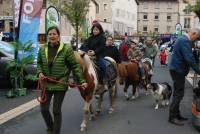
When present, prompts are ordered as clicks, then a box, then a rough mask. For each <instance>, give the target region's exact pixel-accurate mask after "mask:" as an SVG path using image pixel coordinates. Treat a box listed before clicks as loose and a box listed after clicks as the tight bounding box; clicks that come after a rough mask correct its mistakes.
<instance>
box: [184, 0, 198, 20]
mask: <svg viewBox="0 0 200 134" xmlns="http://www.w3.org/2000/svg"><path fill="white" fill-rule="evenodd" d="M183 11H184V12H192V11H193V12H194V13H196V15H197V16H198V17H199V18H200V0H197V1H196V4H195V5H191V4H188V5H187V6H186V7H185V9H184V10H183Z"/></svg>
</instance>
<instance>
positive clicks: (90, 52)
mask: <svg viewBox="0 0 200 134" xmlns="http://www.w3.org/2000/svg"><path fill="white" fill-rule="evenodd" d="M87 54H88V55H89V56H94V55H95V52H94V51H93V50H89V51H88V53H87Z"/></svg>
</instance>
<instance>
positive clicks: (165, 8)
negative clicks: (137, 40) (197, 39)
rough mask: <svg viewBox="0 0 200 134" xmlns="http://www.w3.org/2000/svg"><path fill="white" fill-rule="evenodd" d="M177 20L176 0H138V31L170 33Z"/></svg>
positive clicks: (144, 33)
mask: <svg viewBox="0 0 200 134" xmlns="http://www.w3.org/2000/svg"><path fill="white" fill-rule="evenodd" d="M177 22H179V1H178V0H139V8H138V32H139V33H140V34H142V35H148V34H149V33H155V34H170V33H173V32H175V25H176V24H177Z"/></svg>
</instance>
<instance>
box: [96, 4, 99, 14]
mask: <svg viewBox="0 0 200 134" xmlns="http://www.w3.org/2000/svg"><path fill="white" fill-rule="evenodd" d="M96 13H97V14H99V5H98V4H97V5H96Z"/></svg>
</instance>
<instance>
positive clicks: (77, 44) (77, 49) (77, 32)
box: [76, 24, 78, 50]
mask: <svg viewBox="0 0 200 134" xmlns="http://www.w3.org/2000/svg"><path fill="white" fill-rule="evenodd" d="M76 50H78V24H77V25H76Z"/></svg>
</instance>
